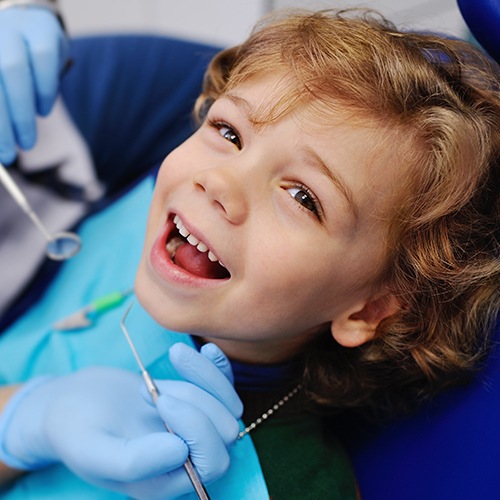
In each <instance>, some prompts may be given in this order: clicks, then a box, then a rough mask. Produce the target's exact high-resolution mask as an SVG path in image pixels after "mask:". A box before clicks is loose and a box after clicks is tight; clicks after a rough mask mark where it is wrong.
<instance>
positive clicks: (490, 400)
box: [346, 321, 500, 500]
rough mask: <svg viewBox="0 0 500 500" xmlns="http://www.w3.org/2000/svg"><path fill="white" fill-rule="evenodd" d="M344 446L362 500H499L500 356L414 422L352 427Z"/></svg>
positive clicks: (499, 332) (499, 336) (499, 333)
mask: <svg viewBox="0 0 500 500" xmlns="http://www.w3.org/2000/svg"><path fill="white" fill-rule="evenodd" d="M496 338H497V339H500V321H499V322H498V324H497V332H496ZM346 444H347V446H348V448H349V452H350V454H351V457H352V459H353V462H354V467H355V470H356V473H357V476H358V480H359V484H360V489H361V493H362V498H363V500H400V499H403V500H422V499H425V500H434V499H435V500H438V499H439V500H443V499H453V500H460V499H463V500H476V499H481V500H488V499H492V500H493V499H497V498H500V473H499V467H500V352H498V350H496V351H494V352H493V354H492V356H491V358H490V359H489V362H488V364H487V366H486V368H485V370H484V372H482V373H481V374H479V376H477V378H476V379H475V380H474V381H473V382H472V383H470V384H469V385H467V386H464V387H460V388H455V389H452V390H449V391H447V392H446V393H444V394H443V395H442V396H441V397H438V398H437V400H436V401H435V402H433V404H432V405H431V406H430V407H428V408H425V409H423V410H422V411H420V412H419V413H417V414H416V415H414V416H413V417H411V418H407V419H403V420H398V421H395V422H391V423H390V424H387V425H385V426H381V427H380V426H379V427H368V428H367V427H363V428H362V427H359V428H358V429H350V439H349V440H348V441H347V443H346Z"/></svg>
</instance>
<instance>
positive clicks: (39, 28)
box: [0, 7, 68, 164]
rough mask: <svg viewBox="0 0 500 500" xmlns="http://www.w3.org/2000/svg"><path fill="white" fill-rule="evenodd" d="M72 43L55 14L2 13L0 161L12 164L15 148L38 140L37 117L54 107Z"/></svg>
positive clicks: (35, 10)
mask: <svg viewBox="0 0 500 500" xmlns="http://www.w3.org/2000/svg"><path fill="white" fill-rule="evenodd" d="M67 54H68V41H67V39H66V36H65V34H64V31H63V29H62V27H61V25H60V23H59V21H58V20H57V18H56V17H55V16H54V14H53V13H52V12H51V11H49V10H47V9H43V8H29V9H26V8H20V7H12V8H8V9H4V10H1V11H0V161H1V162H2V163H5V164H10V163H12V162H13V161H14V160H15V157H16V145H17V146H19V147H20V148H22V149H29V148H31V147H32V146H33V145H34V144H35V141H36V127H35V117H36V114H37V113H38V114H40V115H42V116H45V115H47V114H48V113H49V112H50V110H51V108H52V105H53V104H54V100H55V97H56V95H57V91H58V87H59V75H60V73H61V71H62V68H63V66H64V64H65V62H66V59H67Z"/></svg>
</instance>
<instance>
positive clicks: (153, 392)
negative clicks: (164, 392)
mask: <svg viewBox="0 0 500 500" xmlns="http://www.w3.org/2000/svg"><path fill="white" fill-rule="evenodd" d="M133 304H134V303H133V302H132V303H131V304H130V305H129V306H128V307H127V310H126V311H125V313H124V315H123V317H122V320H121V322H120V326H121V328H122V330H123V334H124V335H125V338H126V339H127V342H128V344H129V346H130V349H131V350H132V353H133V355H134V357H135V359H136V361H137V364H138V365H139V368H140V370H141V375H142V378H143V379H144V382H145V383H146V388H147V390H148V392H149V394H150V396H151V399H152V401H153V403H154V404H155V405H156V402H157V401H158V397H159V395H160V393H159V391H158V387H156V384H155V383H154V381H153V379H152V378H151V375H150V374H149V373H148V371H147V370H146V368H145V367H144V365H143V363H142V361H141V358H140V357H139V354H138V353H137V350H136V348H135V346H134V344H133V342H132V339H131V338H130V335H129V333H128V331H127V328H126V327H125V319H126V318H127V316H128V313H129V312H130V309H131V308H132V305H133ZM164 425H165V428H166V429H167V431H168V432H171V433H172V434H174V432H173V431H172V429H170V427H169V426H168V424H167V423H166V422H164ZM184 469H185V470H186V472H187V475H188V476H189V479H190V480H191V483H192V484H193V487H194V489H195V491H196V493H197V495H198V498H200V499H201V500H210V497H209V496H208V493H207V490H206V489H205V486H203V483H202V482H201V479H200V476H199V475H198V472H197V471H196V469H195V467H194V465H193V462H192V461H191V459H190V458H189V457H188V459H187V460H186V462H185V464H184Z"/></svg>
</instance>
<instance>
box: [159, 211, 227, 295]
mask: <svg viewBox="0 0 500 500" xmlns="http://www.w3.org/2000/svg"><path fill="white" fill-rule="evenodd" d="M173 230H174V223H173V221H172V220H171V219H169V220H168V221H167V224H166V226H165V228H164V229H163V231H162V232H161V234H160V235H159V236H158V237H157V238H156V240H155V242H154V243H153V246H152V247H151V251H150V253H149V262H150V265H151V268H152V270H153V271H154V273H155V274H156V275H157V276H158V277H159V278H160V279H161V280H162V281H164V282H168V283H174V284H176V285H184V286H186V287H190V288H214V287H218V286H221V285H223V284H224V283H225V282H226V281H227V280H226V279H225V280H215V279H207V278H200V277H199V276H196V275H194V274H191V273H188V272H187V271H185V270H184V269H182V268H180V267H178V266H176V265H175V264H174V263H173V262H172V260H171V259H170V256H169V255H168V253H167V250H166V244H167V238H168V235H169V234H170V233H171V231H173Z"/></svg>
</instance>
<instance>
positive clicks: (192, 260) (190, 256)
mask: <svg viewBox="0 0 500 500" xmlns="http://www.w3.org/2000/svg"><path fill="white" fill-rule="evenodd" d="M174 262H175V264H176V265H177V266H179V267H182V269H184V270H185V271H188V272H189V273H191V274H194V275H196V276H199V277H200V278H209V279H220V278H226V277H227V276H228V273H227V271H226V270H225V269H224V268H223V267H222V266H221V265H220V264H219V263H218V262H212V261H211V260H210V259H209V258H208V252H200V251H199V250H197V249H196V248H195V247H194V246H192V245H190V244H189V243H184V244H182V245H181V246H180V247H179V248H178V249H177V250H176V252H175V258H174Z"/></svg>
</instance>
